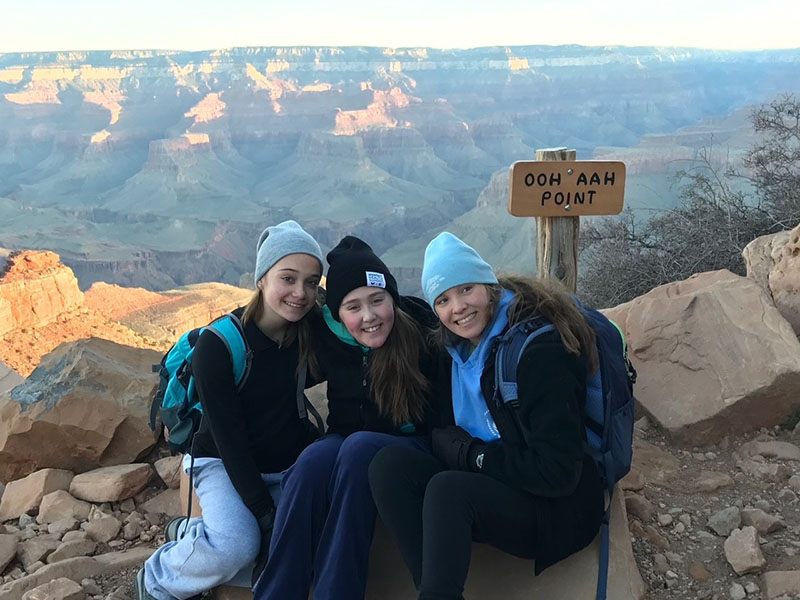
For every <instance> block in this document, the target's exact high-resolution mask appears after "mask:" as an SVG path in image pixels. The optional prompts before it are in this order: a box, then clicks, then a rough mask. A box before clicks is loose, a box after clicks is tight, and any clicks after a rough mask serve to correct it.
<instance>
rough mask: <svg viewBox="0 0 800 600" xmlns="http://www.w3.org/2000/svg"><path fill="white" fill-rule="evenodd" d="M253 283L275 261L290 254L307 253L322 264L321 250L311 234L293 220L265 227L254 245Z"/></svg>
mask: <svg viewBox="0 0 800 600" xmlns="http://www.w3.org/2000/svg"><path fill="white" fill-rule="evenodd" d="M256 252H257V254H256V271H255V284H256V285H258V280H259V279H261V278H262V277H263V276H264V273H266V272H267V271H269V270H270V269H271V268H272V265H274V264H275V263H276V262H278V261H279V260H280V259H282V258H283V257H284V256H289V255H290V254H309V255H311V256H313V257H314V258H316V259H317V260H318V261H319V264H320V267H321V266H322V250H321V249H320V247H319V244H318V243H317V240H315V239H314V238H313V237H311V234H309V233H308V232H307V231H306V230H305V229H303V228H302V227H300V225H298V224H297V223H296V222H295V221H284V222H283V223H278V224H277V225H272V226H271V227H267V228H266V229H265V230H264V232H263V233H262V234H261V237H259V238H258V244H257V245H256Z"/></svg>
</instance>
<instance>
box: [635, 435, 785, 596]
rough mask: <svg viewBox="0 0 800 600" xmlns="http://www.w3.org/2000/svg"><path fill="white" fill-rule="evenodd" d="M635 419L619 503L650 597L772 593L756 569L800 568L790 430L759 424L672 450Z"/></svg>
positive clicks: (660, 438)
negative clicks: (633, 449) (630, 462)
mask: <svg viewBox="0 0 800 600" xmlns="http://www.w3.org/2000/svg"><path fill="white" fill-rule="evenodd" d="M638 425H639V427H638V429H639V431H638V432H637V435H638V440H637V451H638V452H637V456H635V457H634V465H635V468H634V472H633V473H632V474H631V476H630V477H629V478H628V479H627V480H626V481H625V485H626V487H631V488H634V489H629V490H627V491H626V505H627V507H628V519H629V524H630V530H631V538H632V540H633V549H634V554H635V556H636V560H637V562H638V565H639V570H640V572H641V574H642V577H643V578H644V580H645V583H646V585H647V589H648V597H649V598H651V599H653V600H655V599H659V598H665V599H666V598H669V599H670V600H674V599H684V598H685V599H687V600H688V599H689V598H692V599H695V598H701V599H715V600H716V599H723V598H730V599H731V600H737V599H738V600H742V599H744V598H751V599H753V600H758V599H761V598H767V597H774V596H767V594H766V590H764V589H763V588H764V583H763V580H762V577H761V574H763V573H765V572H768V571H794V572H796V573H798V572H800V502H799V501H798V495H800V448H798V443H800V434H798V432H797V430H795V433H792V432H791V431H790V430H789V429H785V428H780V427H777V428H775V429H772V430H766V429H763V430H762V431H760V432H758V433H756V434H750V435H745V436H739V437H736V438H725V439H724V440H723V441H722V442H721V443H720V444H717V445H715V446H709V447H702V448H699V447H698V448H693V449H691V450H679V449H674V448H671V447H670V446H669V445H668V443H667V441H666V439H665V438H664V436H663V435H662V434H661V433H660V432H659V431H657V430H656V429H655V428H653V427H650V426H644V427H642V425H644V423H643V422H640V423H639V424H638ZM776 442H777V443H776ZM748 526H754V528H755V531H753V530H752V529H750V528H749V527H748ZM737 530H738V531H737ZM748 533H749V534H751V535H750V539H748V537H747V535H748ZM760 555H763V558H762V557H761V556H760ZM731 563H733V565H732V564H731ZM734 565H735V566H736V569H738V570H739V573H740V574H737V572H736V571H735V570H734ZM793 594H794V596H792V595H790V596H788V598H793V597H797V598H800V588H795V590H794V592H793Z"/></svg>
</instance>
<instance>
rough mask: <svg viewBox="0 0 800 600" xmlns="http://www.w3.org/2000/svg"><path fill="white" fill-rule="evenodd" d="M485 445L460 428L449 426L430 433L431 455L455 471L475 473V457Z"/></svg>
mask: <svg viewBox="0 0 800 600" xmlns="http://www.w3.org/2000/svg"><path fill="white" fill-rule="evenodd" d="M485 446H486V444H484V443H483V440H481V439H479V438H476V437H472V436H471V435H470V434H469V433H468V432H466V431H464V430H463V429H462V428H461V427H458V426H456V425H450V426H448V427H445V428H443V429H434V430H433V431H432V432H431V449H432V451H433V455H434V456H435V457H436V458H438V459H439V460H440V461H442V462H443V463H444V464H446V465H447V467H448V468H449V469H453V470H456V471H477V470H478V469H477V467H476V465H475V457H476V456H477V455H478V453H479V451H480V450H481V449H483V448H484V447H485Z"/></svg>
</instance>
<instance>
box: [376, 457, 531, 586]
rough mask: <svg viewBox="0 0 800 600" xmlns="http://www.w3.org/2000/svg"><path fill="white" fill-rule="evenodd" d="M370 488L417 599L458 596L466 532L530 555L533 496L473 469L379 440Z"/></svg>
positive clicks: (467, 551)
mask: <svg viewBox="0 0 800 600" xmlns="http://www.w3.org/2000/svg"><path fill="white" fill-rule="evenodd" d="M369 482H370V486H371V488H372V495H373V497H374V498H375V503H376V505H377V507H378V512H379V513H380V515H381V518H382V519H383V521H384V523H386V526H387V527H388V528H389V531H391V533H392V535H393V536H394V539H395V540H396V541H397V545H398V546H399V548H400V552H401V554H402V555H403V560H405V563H406V565H408V568H409V569H410V571H411V575H412V576H413V578H414V584H415V585H416V586H417V588H418V589H419V592H420V594H419V598H420V600H461V599H462V598H463V596H462V594H463V592H464V582H465V581H466V578H467V571H468V570H469V561H470V552H471V546H472V540H473V539H474V540H476V541H479V542H485V543H488V544H491V545H492V546H495V547H497V548H499V549H501V550H503V551H505V552H508V553H509V554H513V555H515V556H519V557H521V558H535V557H536V553H537V552H536V550H537V549H536V542H537V531H538V527H537V518H536V515H537V510H536V507H535V498H534V497H532V496H530V495H529V494H526V493H524V492H521V491H519V490H516V489H514V488H511V487H509V486H507V485H505V484H503V483H500V482H499V481H497V480H495V479H492V478H491V477H488V476H486V475H482V474H480V473H468V472H464V471H449V470H447V468H446V467H445V466H444V465H443V464H442V463H441V462H439V460H437V459H436V458H434V457H433V456H431V455H430V454H426V453H425V452H421V451H419V450H414V449H410V448H399V447H398V448H384V449H382V450H381V451H380V452H378V454H377V455H376V456H375V458H374V459H373V461H372V464H370V467H369Z"/></svg>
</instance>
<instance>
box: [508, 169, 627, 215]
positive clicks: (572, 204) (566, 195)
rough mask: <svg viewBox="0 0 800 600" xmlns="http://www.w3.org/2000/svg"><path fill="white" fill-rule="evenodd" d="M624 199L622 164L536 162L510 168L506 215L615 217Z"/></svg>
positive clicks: (623, 170) (623, 171)
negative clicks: (507, 213) (508, 213)
mask: <svg viewBox="0 0 800 600" xmlns="http://www.w3.org/2000/svg"><path fill="white" fill-rule="evenodd" d="M573 156H574V155H573ZM624 196H625V163H623V162H619V161H599V160H577V161H576V160H544V161H540V160H537V161H518V162H515V163H514V164H513V165H511V181H510V185H509V197H508V212H510V213H511V214H512V215H514V216H516V217H579V216H582V215H616V214H619V213H620V212H622V204H623V200H624Z"/></svg>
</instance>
